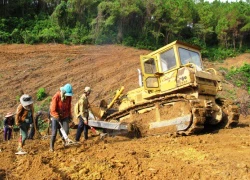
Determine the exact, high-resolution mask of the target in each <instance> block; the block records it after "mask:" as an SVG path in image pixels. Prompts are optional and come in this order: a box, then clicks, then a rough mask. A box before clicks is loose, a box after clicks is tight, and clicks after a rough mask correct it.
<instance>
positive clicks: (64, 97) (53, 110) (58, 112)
mask: <svg viewBox="0 0 250 180" xmlns="http://www.w3.org/2000/svg"><path fill="white" fill-rule="evenodd" d="M72 95H73V92H72V86H71V84H66V85H64V86H63V87H61V88H60V91H58V92H57V93H56V94H55V95H54V96H53V98H52V101H51V105H50V116H51V131H52V135H51V140H50V151H52V152H53V151H54V144H55V140H56V135H57V130H58V129H60V124H59V122H60V123H61V125H62V128H63V129H64V130H65V132H66V134H67V135H68V134H69V122H70V121H71V120H72V114H71V101H72ZM59 134H60V136H61V137H62V140H63V143H64V144H65V143H66V142H65V139H63V136H62V134H61V132H60V131H59Z"/></svg>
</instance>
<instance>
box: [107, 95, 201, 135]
mask: <svg viewBox="0 0 250 180" xmlns="http://www.w3.org/2000/svg"><path fill="white" fill-rule="evenodd" d="M180 101H185V102H188V103H189V104H190V113H191V114H192V125H191V126H190V127H189V128H188V129H187V130H186V131H178V134H182V135H190V134H195V133H198V132H200V131H201V130H202V129H203V128H204V121H205V116H204V112H205V110H204V108H203V107H202V106H201V105H200V104H199V103H198V101H197V99H196V98H195V97H194V96H190V95H186V94H174V95H166V96H164V97H159V98H155V99H152V100H149V101H147V102H146V103H141V104H136V105H134V106H132V107H129V108H127V109H125V110H122V111H119V112H116V113H113V114H111V115H109V116H108V117H107V118H106V119H105V121H111V120H117V121H119V118H121V117H124V116H127V115H129V114H130V113H131V112H132V113H136V112H137V111H139V110H141V109H145V108H150V107H154V106H155V105H156V104H157V103H158V105H160V106H162V105H164V104H168V103H173V102H180Z"/></svg>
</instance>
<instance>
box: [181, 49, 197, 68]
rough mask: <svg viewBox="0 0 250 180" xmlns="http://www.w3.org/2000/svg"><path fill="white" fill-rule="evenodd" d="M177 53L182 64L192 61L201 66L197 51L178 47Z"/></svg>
mask: <svg viewBox="0 0 250 180" xmlns="http://www.w3.org/2000/svg"><path fill="white" fill-rule="evenodd" d="M179 53H180V58H181V63H182V64H183V65H185V64H188V63H193V64H195V65H197V66H199V67H200V68H201V60H200V56H199V54H198V53H197V52H195V51H190V50H187V49H184V48H179Z"/></svg>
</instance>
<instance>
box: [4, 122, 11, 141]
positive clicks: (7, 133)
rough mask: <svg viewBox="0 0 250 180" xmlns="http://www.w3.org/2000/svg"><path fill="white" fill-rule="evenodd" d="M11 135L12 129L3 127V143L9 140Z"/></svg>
mask: <svg viewBox="0 0 250 180" xmlns="http://www.w3.org/2000/svg"><path fill="white" fill-rule="evenodd" d="M11 134H12V129H11V128H9V127H7V126H6V127H4V140H5V141H7V140H10V138H11Z"/></svg>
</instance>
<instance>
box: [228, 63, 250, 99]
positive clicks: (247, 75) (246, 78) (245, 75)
mask: <svg viewBox="0 0 250 180" xmlns="http://www.w3.org/2000/svg"><path fill="white" fill-rule="evenodd" d="M226 79H227V80H229V81H231V82H232V83H233V84H234V85H235V86H238V87H242V88H244V89H246V90H247V91H248V93H249V94H250V64H248V63H245V64H244V65H243V66H241V67H239V68H235V67H233V68H231V69H230V70H229V71H228V73H227V74H226Z"/></svg>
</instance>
